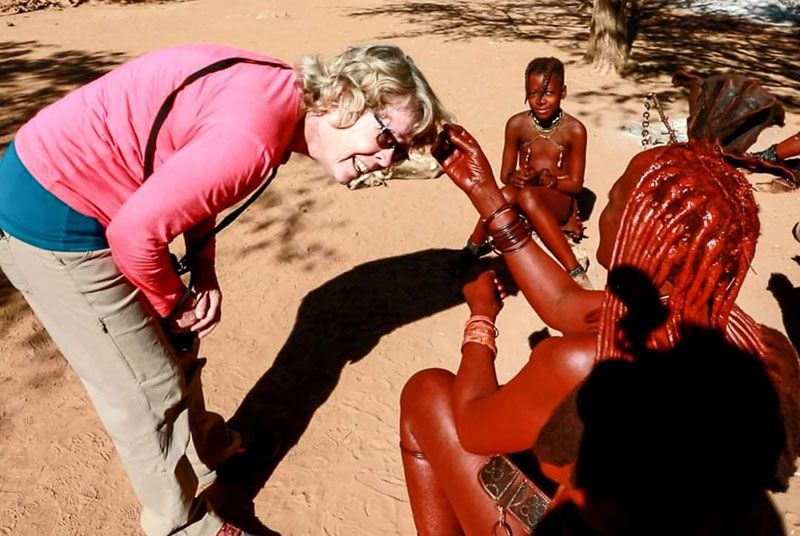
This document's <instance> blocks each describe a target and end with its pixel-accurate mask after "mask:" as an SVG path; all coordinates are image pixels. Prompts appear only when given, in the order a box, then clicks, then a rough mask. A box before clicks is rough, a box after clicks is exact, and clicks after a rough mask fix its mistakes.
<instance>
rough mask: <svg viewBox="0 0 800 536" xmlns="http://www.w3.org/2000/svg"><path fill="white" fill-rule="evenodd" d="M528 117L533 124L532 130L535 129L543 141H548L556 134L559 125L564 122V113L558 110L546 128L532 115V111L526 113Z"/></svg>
mask: <svg viewBox="0 0 800 536" xmlns="http://www.w3.org/2000/svg"><path fill="white" fill-rule="evenodd" d="M528 117H530V118H531V124H533V128H535V129H536V131H537V132H538V133H539V136H540V137H542V138H544V139H548V138H549V137H550V136H552V135H553V134H555V133H556V132H558V129H559V128H560V127H561V123H563V122H564V111H563V110H558V114H557V115H556V116H555V118H554V119H553V120H552V121H550V124H549V125H547V126H544V125H542V123H540V122H539V119H538V118H537V117H536V115H534V113H533V110H531V111H529V112H528Z"/></svg>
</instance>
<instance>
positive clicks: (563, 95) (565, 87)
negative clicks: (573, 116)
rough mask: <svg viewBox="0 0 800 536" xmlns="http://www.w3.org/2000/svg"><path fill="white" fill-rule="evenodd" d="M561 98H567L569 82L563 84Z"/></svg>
mask: <svg viewBox="0 0 800 536" xmlns="http://www.w3.org/2000/svg"><path fill="white" fill-rule="evenodd" d="M561 98H562V99H565V98H567V84H564V85H563V86H561Z"/></svg>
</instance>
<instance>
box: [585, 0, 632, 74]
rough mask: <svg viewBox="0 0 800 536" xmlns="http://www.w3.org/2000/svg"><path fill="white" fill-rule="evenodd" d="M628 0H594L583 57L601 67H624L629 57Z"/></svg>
mask: <svg viewBox="0 0 800 536" xmlns="http://www.w3.org/2000/svg"><path fill="white" fill-rule="evenodd" d="M626 3H627V0H594V9H593V10H592V23H591V26H590V28H589V46H588V47H587V49H586V54H585V55H584V59H585V60H586V61H587V62H590V63H592V64H594V65H595V67H596V68H598V69H599V70H601V71H608V70H610V69H612V68H613V69H615V70H616V71H617V72H620V71H622V69H623V67H624V66H625V62H626V60H627V59H628V52H629V43H628V10H627V6H626Z"/></svg>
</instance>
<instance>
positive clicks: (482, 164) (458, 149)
mask: <svg viewBox="0 0 800 536" xmlns="http://www.w3.org/2000/svg"><path fill="white" fill-rule="evenodd" d="M431 154H432V155H433V156H434V158H436V160H438V161H439V164H441V166H442V169H443V170H444V172H445V173H447V176H448V177H450V179H452V181H453V182H454V183H456V185H457V186H458V187H459V188H461V189H462V190H464V192H466V193H467V195H471V194H472V193H473V192H474V191H475V190H476V187H479V186H481V185H483V184H486V183H487V182H490V183H492V184H494V175H493V174H492V166H491V165H489V161H488V160H487V159H486V155H484V154H483V151H482V150H481V147H480V145H479V144H478V142H477V141H476V140H475V138H473V137H472V135H471V134H470V133H469V132H467V131H466V130H465V129H464V127H462V126H459V125H451V124H447V125H444V128H443V129H442V131H441V132H440V133H439V140H438V141H437V143H436V145H435V146H434V147H433V148H432V149H431Z"/></svg>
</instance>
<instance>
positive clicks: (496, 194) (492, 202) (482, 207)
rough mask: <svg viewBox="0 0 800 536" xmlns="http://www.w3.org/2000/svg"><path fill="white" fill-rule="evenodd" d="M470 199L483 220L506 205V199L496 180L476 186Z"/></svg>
mask: <svg viewBox="0 0 800 536" xmlns="http://www.w3.org/2000/svg"><path fill="white" fill-rule="evenodd" d="M469 198H470V201H472V204H473V205H474V206H475V208H476V209H477V211H478V214H480V216H481V218H483V219H485V218H488V217H489V216H490V215H491V214H492V213H493V212H494V211H495V210H497V209H498V208H500V207H501V206H503V205H504V204H506V199H505V197H503V193H502V192H501V191H500V188H498V187H497V184H496V183H495V182H494V180H491V181H484V182H483V183H480V184H478V185H476V186H475V188H473V189H472V191H471V192H470V194H469Z"/></svg>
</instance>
